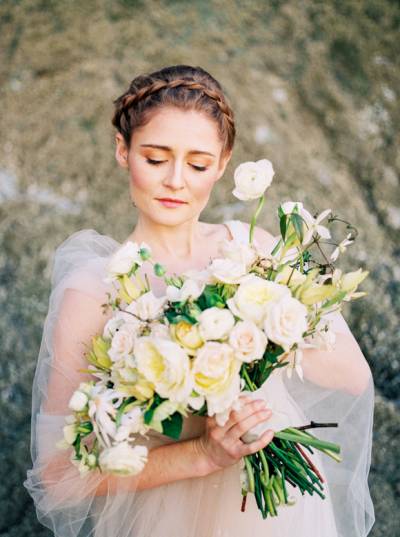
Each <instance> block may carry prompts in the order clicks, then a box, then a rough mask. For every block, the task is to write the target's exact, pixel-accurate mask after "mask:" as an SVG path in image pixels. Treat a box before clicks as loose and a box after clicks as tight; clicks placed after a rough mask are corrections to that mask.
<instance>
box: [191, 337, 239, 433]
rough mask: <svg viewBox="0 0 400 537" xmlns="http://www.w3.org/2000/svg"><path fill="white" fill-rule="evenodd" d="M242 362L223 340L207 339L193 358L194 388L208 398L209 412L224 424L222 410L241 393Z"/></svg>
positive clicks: (224, 417) (224, 418) (225, 417)
mask: <svg viewBox="0 0 400 537" xmlns="http://www.w3.org/2000/svg"><path fill="white" fill-rule="evenodd" d="M240 367H241V362H240V360H238V359H237V358H236V357H235V355H234V352H233V349H232V348H231V347H230V346H229V345H228V344H226V343H218V342H216V341H208V342H206V343H205V344H204V345H203V347H201V348H200V349H199V351H198V352H197V355H196V356H195V358H194V359H193V366H192V370H193V375H194V383H195V386H194V389H195V391H196V392H197V393H198V394H199V395H200V396H204V397H205V398H206V400H207V409H208V415H209V416H213V415H214V414H216V418H217V420H218V419H219V418H221V419H219V423H221V424H223V423H224V422H225V421H226V419H227V416H226V415H224V412H225V411H226V410H227V409H228V408H229V407H230V406H231V405H232V404H233V402H234V401H235V400H236V399H237V397H238V395H239V393H240V375H239V371H240Z"/></svg>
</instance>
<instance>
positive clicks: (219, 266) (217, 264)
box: [208, 258, 247, 283]
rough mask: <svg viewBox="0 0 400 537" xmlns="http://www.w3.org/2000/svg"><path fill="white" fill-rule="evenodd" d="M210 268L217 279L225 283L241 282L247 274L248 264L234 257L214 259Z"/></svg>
mask: <svg viewBox="0 0 400 537" xmlns="http://www.w3.org/2000/svg"><path fill="white" fill-rule="evenodd" d="M208 269H209V271H210V273H211V274H212V276H213V277H214V278H215V279H216V280H218V281H220V282H224V283H240V282H241V281H242V280H243V278H244V276H246V274H247V267H246V265H245V264H244V263H243V262H242V261H235V260H233V259H223V258H216V259H213V260H212V261H211V263H210V265H209V267H208Z"/></svg>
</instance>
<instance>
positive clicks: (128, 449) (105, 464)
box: [99, 441, 148, 475]
mask: <svg viewBox="0 0 400 537" xmlns="http://www.w3.org/2000/svg"><path fill="white" fill-rule="evenodd" d="M147 456H148V449H147V447H146V446H131V445H130V444H129V443H128V442H126V441H124V442H119V443H118V444H115V445H114V446H111V447H109V448H106V449H104V450H103V451H102V452H101V453H100V457H99V464H100V467H101V468H102V470H104V471H105V472H110V473H112V474H117V475H134V474H138V473H139V472H141V471H142V470H143V468H144V466H145V464H146V462H147Z"/></svg>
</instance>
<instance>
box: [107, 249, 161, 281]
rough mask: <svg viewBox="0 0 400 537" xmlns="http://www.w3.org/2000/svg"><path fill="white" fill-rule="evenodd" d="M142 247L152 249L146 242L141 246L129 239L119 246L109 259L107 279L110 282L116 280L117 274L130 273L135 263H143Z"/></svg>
mask: <svg viewBox="0 0 400 537" xmlns="http://www.w3.org/2000/svg"><path fill="white" fill-rule="evenodd" d="M141 248H146V249H147V250H150V248H149V247H148V246H147V244H145V243H144V242H143V243H142V244H141V245H140V246H139V245H138V244H137V243H136V242H132V241H128V242H126V243H125V244H123V245H122V246H121V247H120V248H118V250H117V251H116V252H114V254H113V255H112V256H111V258H110V259H109V261H108V264H107V273H108V276H107V277H106V278H105V281H106V282H110V281H113V280H115V279H116V278H117V276H120V275H122V274H128V272H130V270H131V269H132V267H133V265H134V264H135V263H136V264H138V265H141V264H142V263H143V261H142V258H141V257H140V254H139V250H140V249H141Z"/></svg>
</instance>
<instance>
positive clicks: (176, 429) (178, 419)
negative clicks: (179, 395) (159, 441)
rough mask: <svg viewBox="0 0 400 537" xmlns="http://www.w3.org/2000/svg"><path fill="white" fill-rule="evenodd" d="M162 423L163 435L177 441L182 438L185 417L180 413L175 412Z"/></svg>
mask: <svg viewBox="0 0 400 537" xmlns="http://www.w3.org/2000/svg"><path fill="white" fill-rule="evenodd" d="M161 423H162V427H163V434H165V435H167V436H169V437H170V438H175V439H178V438H179V437H180V435H181V431H182V425H183V417H182V414H180V412H174V413H173V414H172V415H171V416H169V417H168V418H166V419H165V420H163V421H162V422H161Z"/></svg>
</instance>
